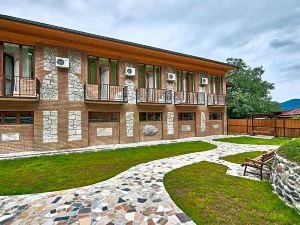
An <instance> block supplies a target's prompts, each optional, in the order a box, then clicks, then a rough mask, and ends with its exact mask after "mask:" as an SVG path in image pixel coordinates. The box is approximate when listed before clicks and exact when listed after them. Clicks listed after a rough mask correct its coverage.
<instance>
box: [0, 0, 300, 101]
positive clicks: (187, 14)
mask: <svg viewBox="0 0 300 225" xmlns="http://www.w3.org/2000/svg"><path fill="white" fill-rule="evenodd" d="M0 13H1V14H6V15H11V16H16V17H21V18H26V19H30V20H35V21H39V22H44V23H48V24H53V25H58V26H63V27H67V28H72V29H76V30H81V31H86V32H90V33H95V34H99V35H104V36H109V37H113V38H118V39H122V40H127V41H132V42H137V43H141V44H146V45H151V46H155V47H160V48H164V49H168V50H173V51H178V52H183V53H187V54H192V55H197V56H201V57H206V58H210V59H215V60H219V61H225V60H226V58H229V57H238V58H243V59H244V60H245V61H246V63H247V64H248V65H250V66H260V65H262V66H263V67H264V68H265V70H266V72H265V74H264V77H263V78H264V79H265V80H268V81H270V82H273V83H275V87H276V89H275V90H274V91H273V92H272V96H273V98H274V99H275V100H277V101H285V100H288V99H290V98H300V1H299V0H251V1H242V0H227V1H224V0H185V1H183V0H178V1H177V0H164V1H161V0H125V1H115V0H86V1H84V0H65V1H63V0H48V1H47V0H39V1H34V0H23V1H18V0H1V5H0Z"/></svg>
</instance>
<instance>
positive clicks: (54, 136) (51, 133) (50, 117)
mask: <svg viewBox="0 0 300 225" xmlns="http://www.w3.org/2000/svg"><path fill="white" fill-rule="evenodd" d="M57 141H58V113H57V111H43V142H44V143H51V142H57Z"/></svg>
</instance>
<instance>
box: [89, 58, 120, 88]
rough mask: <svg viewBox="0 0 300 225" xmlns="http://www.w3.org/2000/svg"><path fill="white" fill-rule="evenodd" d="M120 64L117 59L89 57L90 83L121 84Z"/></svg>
mask: <svg viewBox="0 0 300 225" xmlns="http://www.w3.org/2000/svg"><path fill="white" fill-rule="evenodd" d="M118 71H119V62H118V60H115V59H108V58H99V57H95V56H89V57H88V83H89V84H98V83H100V84H103V85H114V86H117V85H118V84H119V77H118Z"/></svg>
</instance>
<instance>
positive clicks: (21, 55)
mask: <svg viewBox="0 0 300 225" xmlns="http://www.w3.org/2000/svg"><path fill="white" fill-rule="evenodd" d="M0 44H1V43H0ZM0 47H2V46H0ZM0 63H1V64H2V66H3V74H4V75H3V76H4V77H3V78H2V77H0V79H3V85H4V88H3V89H2V90H3V94H5V95H6V96H12V95H13V92H14V91H15V92H18V91H19V89H20V88H19V84H20V82H19V79H20V78H22V79H33V78H34V47H31V46H25V45H19V44H12V43H3V60H2V61H1V62H0ZM1 75H2V74H0V76H1Z"/></svg>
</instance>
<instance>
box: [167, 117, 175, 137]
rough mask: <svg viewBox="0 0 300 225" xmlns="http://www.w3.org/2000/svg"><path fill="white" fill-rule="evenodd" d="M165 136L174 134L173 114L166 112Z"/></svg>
mask: <svg viewBox="0 0 300 225" xmlns="http://www.w3.org/2000/svg"><path fill="white" fill-rule="evenodd" d="M167 134H169V135H173V134H174V112H168V114H167Z"/></svg>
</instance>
